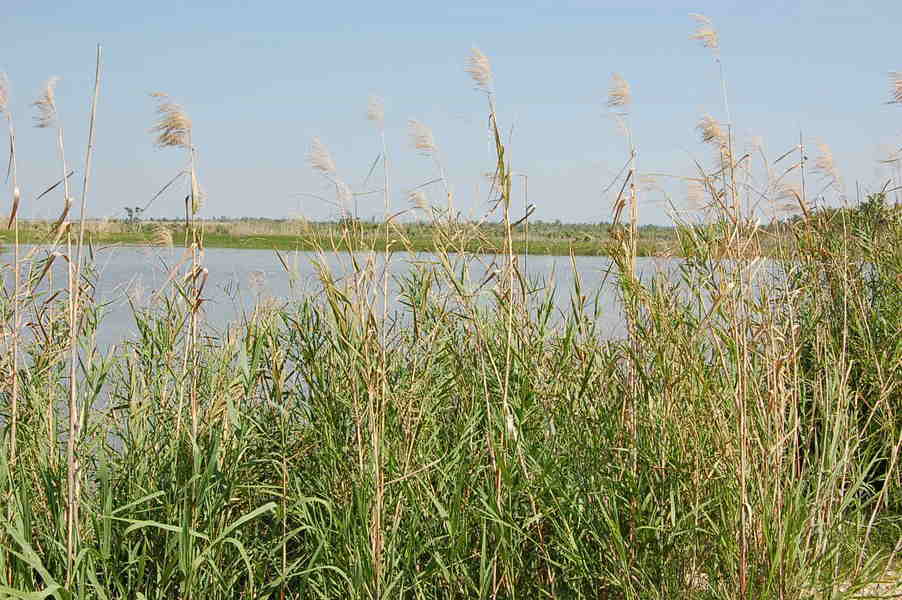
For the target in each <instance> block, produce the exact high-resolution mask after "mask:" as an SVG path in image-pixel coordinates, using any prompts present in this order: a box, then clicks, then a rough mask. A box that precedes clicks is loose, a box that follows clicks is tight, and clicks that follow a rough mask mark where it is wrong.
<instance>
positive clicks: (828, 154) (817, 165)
mask: <svg viewBox="0 0 902 600" xmlns="http://www.w3.org/2000/svg"><path fill="white" fill-rule="evenodd" d="M817 148H818V150H819V151H820V154H819V155H818V157H817V158H815V159H814V168H813V169H812V170H813V171H814V172H815V173H820V174H821V175H822V176H823V177H824V178H825V179H829V180H830V185H831V186H833V187H834V188H836V190H837V191H842V177H840V175H839V170H838V169H837V168H836V163H835V161H834V160H833V151H832V150H831V149H830V146H828V145H827V144H825V143H823V142H822V143H820V144H818V145H817Z"/></svg>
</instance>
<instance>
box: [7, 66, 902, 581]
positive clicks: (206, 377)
mask: <svg viewBox="0 0 902 600" xmlns="http://www.w3.org/2000/svg"><path fill="white" fill-rule="evenodd" d="M482 60H485V61H486V62H485V64H482V63H481V62H480V61H482ZM471 61H472V62H471V69H485V68H488V65H487V59H486V58H485V57H484V56H483V55H481V53H479V54H476V53H474V56H473V58H472V59H471ZM471 74H473V73H472V71H471ZM490 75H491V73H490V71H489V72H488V75H486V72H485V71H484V70H482V71H478V72H477V73H475V74H473V76H474V79H475V80H476V82H477V84H478V86H479V89H480V90H481V91H483V92H485V93H486V95H487V97H488V99H489V102H488V111H489V124H490V127H491V128H492V133H493V134H494V136H495V141H496V151H497V164H496V170H495V178H494V181H495V185H496V191H497V195H498V199H497V208H498V212H499V213H500V215H501V219H500V220H501V222H502V227H503V230H504V232H505V237H506V242H507V252H506V256H505V257H504V258H503V260H502V262H501V263H500V264H499V267H498V269H497V270H496V271H490V275H489V277H488V278H487V279H484V280H483V279H479V278H476V276H475V275H473V274H474V273H478V272H480V271H479V270H477V269H476V268H475V267H474V265H473V261H474V259H475V257H474V256H473V255H471V254H468V253H466V252H460V250H461V249H462V248H465V247H466V246H467V244H468V243H470V242H471V241H472V236H474V235H477V233H474V231H476V230H474V228H472V227H470V226H468V225H467V224H465V223H461V222H459V221H458V220H456V219H455V217H454V214H453V208H452V207H453V205H452V203H451V199H450V197H449V202H448V208H447V209H445V208H444V207H442V208H439V209H432V213H431V214H432V215H434V218H433V227H434V232H435V236H434V247H435V249H436V251H435V253H434V254H433V255H432V258H431V259H430V260H428V261H425V262H417V263H411V264H410V265H409V268H408V269H407V272H406V274H405V275H403V276H401V277H400V278H399V279H398V281H397V282H396V285H397V288H398V289H399V290H400V291H399V292H398V298H397V300H398V301H399V304H400V306H402V307H403V308H401V309H400V310H399V311H398V312H397V313H395V314H386V306H387V303H386V301H387V298H386V297H385V296H386V294H387V293H388V292H387V290H388V289H389V286H388V285H387V279H386V278H387V277H388V275H387V272H386V271H385V270H383V269H384V267H385V263H386V261H388V260H391V254H390V253H387V254H384V255H382V256H381V257H380V256H379V255H376V254H375V253H372V252H366V251H363V252H361V251H348V250H347V248H358V247H359V245H360V239H361V236H363V235H365V234H364V232H363V230H362V228H361V227H360V226H359V224H357V223H355V222H353V221H349V222H347V223H346V226H345V227H344V229H343V230H342V231H341V236H340V237H336V238H335V239H334V240H333V242H332V246H331V247H326V248H323V250H324V251H330V250H331V251H338V252H343V253H344V254H345V256H346V257H347V259H348V261H347V263H348V268H347V271H346V272H330V271H329V270H328V269H326V268H325V267H324V266H321V267H320V269H319V278H320V283H321V288H322V291H321V293H320V294H319V295H317V296H310V297H308V298H305V299H304V300H302V301H300V302H296V303H291V304H283V303H277V302H273V301H261V302H260V303H258V305H257V306H256V307H255V308H254V309H253V311H251V312H250V313H249V314H247V315H246V316H245V318H243V319H241V320H239V321H237V322H235V323H233V324H232V325H230V326H229V327H228V328H227V329H226V330H224V331H213V330H211V329H209V328H208V327H206V326H205V325H204V323H203V321H202V319H201V317H200V314H201V313H200V310H199V308H200V306H201V305H202V303H203V301H204V290H203V277H204V274H203V273H204V272H203V267H202V264H203V262H202V261H203V224H202V222H199V221H197V220H195V219H194V217H193V214H194V212H195V210H196V207H195V206H192V205H193V204H194V202H189V203H186V204H187V206H186V213H187V216H186V222H187V223H186V229H187V230H188V231H190V232H191V240H190V242H189V244H188V245H189V247H190V248H189V250H188V251H187V252H186V255H185V257H184V258H183V260H182V262H181V263H177V264H175V265H172V272H171V277H170V278H169V280H168V282H167V285H166V286H165V287H164V288H163V289H162V290H160V291H159V293H158V294H157V296H156V297H155V299H154V301H153V302H152V303H151V304H150V305H149V306H147V307H139V306H134V307H133V316H134V334H133V335H131V336H124V337H123V339H122V341H121V343H120V344H118V345H116V346H114V347H112V348H109V349H106V348H98V347H97V346H96V343H95V332H96V330H97V327H98V326H99V322H100V321H101V320H102V313H103V307H102V306H101V305H99V304H98V303H96V302H94V301H93V300H92V293H91V290H92V289H93V288H92V286H93V275H92V271H91V269H90V261H89V260H88V261H86V263H85V265H84V267H83V269H84V271H83V273H84V275H83V276H82V277H80V278H78V280H77V283H76V284H75V285H76V286H77V288H78V291H77V293H75V294H74V297H73V293H72V292H71V289H70V290H67V289H63V290H58V289H55V288H53V287H52V286H50V287H49V288H48V286H47V285H46V284H45V285H39V283H40V282H41V281H42V280H44V279H46V277H47V276H48V275H49V274H51V273H52V272H53V271H52V268H49V267H48V261H50V260H51V258H52V257H56V260H64V259H65V258H67V257H68V256H70V255H68V254H67V255H65V256H64V255H63V254H62V253H60V254H49V255H47V256H48V258H45V259H38V258H37V257H38V256H39V255H40V253H38V254H36V255H34V256H33V257H31V259H29V260H26V261H24V263H23V265H21V266H22V267H23V269H24V274H25V277H24V278H23V279H24V281H23V282H21V283H20V284H17V285H15V286H14V287H13V288H12V289H10V288H4V290H5V294H4V296H3V302H2V305H0V308H2V311H3V316H4V322H5V323H10V322H11V321H17V320H18V319H17V318H13V317H14V314H16V315H18V313H17V312H16V307H19V308H20V309H22V310H23V311H27V313H28V323H29V327H28V329H29V333H28V334H27V335H26V331H25V328H24V327H19V323H18V322H17V323H16V325H15V326H13V327H8V328H7V329H6V330H5V332H4V333H5V335H6V338H5V340H6V341H7V342H10V343H11V342H12V341H13V340H14V341H15V343H16V344H17V346H16V347H17V354H10V353H5V354H4V355H3V358H2V363H0V364H2V369H3V374H4V381H7V382H11V377H12V376H15V378H16V379H15V385H16V387H15V388H13V387H12V386H11V385H10V386H8V387H6V388H4V392H3V394H4V395H3V396H2V398H3V400H4V403H3V405H2V406H3V410H4V411H8V409H7V406H11V404H10V403H9V402H8V400H10V399H11V390H12V389H16V390H17V391H16V394H17V395H16V397H17V404H16V424H17V427H16V429H15V440H13V439H12V438H11V435H12V429H11V428H10V427H9V426H8V424H9V423H10V422H11V419H10V417H11V415H10V414H9V413H8V412H4V413H3V415H2V418H3V421H2V423H3V425H4V429H3V435H4V437H3V444H2V449H0V498H2V501H3V508H4V516H5V521H4V522H3V524H2V530H0V598H47V597H53V598H60V599H67V598H149V599H150V598H160V599H162V598H197V599H201V598H203V599H206V598H210V599H217V598H223V599H225V598H311V597H314V598H395V597H405V598H407V597H409V598H469V597H485V598H537V597H542V598H546V597H547V598H687V599H688V598H711V599H726V598H737V597H739V598H781V599H789V598H808V597H823V598H841V597H849V596H852V595H854V594H856V593H859V592H861V591H862V590H864V589H865V588H866V586H868V585H869V584H871V583H872V582H873V581H875V580H876V579H879V578H880V577H883V576H885V571H886V570H887V568H888V567H889V565H891V564H892V562H893V558H894V554H895V553H896V552H897V551H898V549H899V548H898V546H899V542H898V540H900V539H902V522H900V516H902V493H900V490H902V487H900V483H902V477H900V466H899V464H898V463H899V449H900V444H902V417H900V415H902V410H900V409H902V406H900V404H902V402H900V400H902V389H900V386H902V374H900V369H902V367H900V365H902V345H900V341H899V340H900V335H899V333H900V328H902V327H900V326H902V289H900V288H902V222H900V215H899V212H898V210H895V209H893V208H892V207H890V206H888V205H887V204H886V201H885V195H883V194H877V195H875V196H873V197H871V198H870V199H869V200H868V202H867V203H866V204H864V205H863V206H860V207H851V208H845V209H841V210H833V211H822V210H814V209H812V208H809V207H808V206H807V204H806V203H805V198H804V196H800V198H799V200H800V204H801V208H802V213H801V215H800V216H799V218H797V219H796V220H794V221H793V222H792V223H791V224H788V225H785V231H784V233H785V232H788V234H789V235H781V236H780V244H779V245H778V246H776V247H777V248H778V251H777V256H776V258H774V259H773V260H767V261H765V260H763V259H762V258H761V256H762V251H761V250H762V248H763V247H765V246H768V245H771V246H772V245H773V239H772V233H771V231H769V230H768V229H765V228H762V227H760V226H758V225H757V224H756V220H755V217H756V214H755V212H754V210H753V206H752V204H751V203H750V202H748V201H747V199H746V198H747V197H746V192H747V190H745V188H743V187H742V184H741V183H737V181H741V178H737V177H734V176H732V175H730V173H731V172H732V171H735V170H736V169H738V168H740V167H739V166H738V163H740V162H741V160H742V159H734V157H733V156H732V150H731V147H732V140H731V134H729V133H727V134H726V137H725V138H723V143H721V142H718V144H719V145H718V146H717V151H718V171H717V172H715V173H713V174H706V173H702V174H701V175H700V181H701V182H702V183H703V185H704V186H705V189H706V192H707V193H708V194H709V199H710V201H711V204H712V208H711V211H710V212H709V214H708V216H709V218H708V219H706V220H704V221H702V222H701V223H690V222H680V223H679V224H678V235H679V243H680V247H681V248H682V254H683V255H684V257H685V258H684V260H682V261H681V262H679V263H676V268H675V270H674V271H673V272H672V273H669V274H663V273H662V274H652V275H650V276H645V277H643V276H640V274H639V273H637V271H636V268H635V267H636V265H635V255H636V252H637V251H636V243H635V242H636V239H635V236H636V227H635V219H632V223H631V226H630V227H628V228H626V227H619V228H618V227H615V228H614V230H613V231H614V234H613V237H612V240H613V241H612V243H611V245H610V248H609V250H610V252H611V253H612V254H613V256H614V258H615V263H616V269H615V270H614V272H613V273H612V275H611V279H610V281H609V282H608V283H609V284H610V285H615V286H617V287H618V289H619V292H620V298H621V303H620V305H619V306H618V307H603V308H599V309H592V308H589V307H592V306H593V305H595V306H597V304H593V302H592V300H593V299H592V298H590V297H588V298H587V297H586V292H585V291H584V288H583V282H581V281H580V280H579V279H576V282H575V284H574V288H573V289H571V290H557V291H556V292H555V291H554V290H548V289H545V288H544V287H542V286H539V285H538V284H537V282H535V281H531V280H530V279H529V277H528V275H527V274H526V273H525V272H524V270H523V269H522V268H521V267H520V265H518V263H517V257H516V256H515V253H514V251H513V237H514V235H515V232H516V229H517V227H519V226H520V225H521V224H520V223H518V222H517V216H516V214H515V213H514V212H513V208H512V198H511V194H512V192H511V188H512V186H511V180H512V177H513V176H514V172H513V171H512V169H511V165H510V162H509V158H508V154H507V152H506V148H505V144H504V141H503V139H502V136H501V135H500V134H499V132H500V131H502V130H503V128H502V127H501V126H500V125H499V124H498V122H499V119H500V117H499V116H498V115H497V114H496V111H495V102H494V90H493V88H492V86H491V77H490ZM180 139H181V138H180ZM174 145H179V146H182V147H183V148H184V149H185V150H186V151H187V158H186V161H187V162H188V166H186V170H185V173H186V174H187V175H188V176H187V177H186V180H187V185H188V186H189V188H188V190H189V199H191V200H193V199H196V197H197V196H198V186H197V181H196V174H195V173H194V169H193V162H194V153H195V148H194V147H193V146H192V145H191V140H190V132H189V135H188V136H187V138H186V140H185V142H184V143H181V142H179V144H174ZM383 148H384V147H383ZM384 154H385V152H384V151H383V155H384ZM383 167H384V169H385V180H386V186H387V182H388V164H387V161H384V162H383ZM803 167H804V164H802V168H803ZM334 171H335V170H334V168H333V169H332V170H331V171H330V172H329V174H330V177H331V176H334ZM795 173H796V174H799V172H798V170H796V171H795ZM636 176H637V177H638V174H636ZM774 187H775V189H776V186H774ZM623 188H624V189H629V188H628V187H627V186H626V182H624V185H623ZM336 191H337V193H341V186H339V185H337V184H336ZM386 197H388V195H387V194H386ZM618 201H619V200H618ZM629 201H630V202H631V203H632V209H631V212H632V214H633V216H635V204H636V203H637V202H638V192H636V191H635V190H633V191H632V192H631V196H630V198H629ZM388 209H389V207H388V203H387V202H386V213H388V212H389V210H388ZM381 227H382V234H383V239H385V240H386V241H385V246H386V247H390V248H396V249H398V250H403V249H405V248H406V247H407V246H406V245H407V244H409V240H407V239H406V238H405V236H404V233H403V230H402V229H401V228H400V227H397V226H395V225H394V224H393V222H392V219H391V218H388V219H386V221H385V222H384V223H382V225H381ZM367 239H372V237H368V238H367ZM371 243H372V242H371ZM768 247H770V246H768ZM53 250H54V249H52V248H51V251H53ZM87 250H88V252H86V254H87V255H88V256H87V257H88V258H89V257H90V252H89V250H90V248H88V249H87ZM79 264H80V261H79ZM286 264H287V263H286ZM555 293H557V294H558V295H569V297H570V298H571V303H570V306H571V308H570V310H565V311H563V312H561V311H559V310H558V309H557V308H556V306H558V305H559V304H557V303H556V301H555V297H554V294H555ZM73 304H74V305H75V309H74V310H73V309H72V308H68V309H67V307H71V306H72V305H73ZM595 310H618V311H623V313H624V318H625V319H627V320H628V323H629V327H628V330H629V333H628V336H627V338H626V339H610V337H609V336H607V335H605V332H603V331H599V330H598V322H599V321H598V319H597V318H596V317H597V316H598V315H597V314H596V313H595V312H594V311H595ZM73 330H74V331H76V332H77V335H76V336H75V344H74V346H75V353H74V354H70V353H71V352H72V349H73V343H72V339H71V338H70V331H73ZM7 332H8V333H7ZM16 356H18V357H19V361H20V362H19V363H18V366H16V365H17V363H16V362H15V361H16ZM71 356H75V357H76V358H77V361H76V362H75V365H76V373H75V377H76V379H75V380H73V379H71V377H70V376H69V369H70V363H69V359H70V357H71ZM7 390H10V391H7ZM73 391H74V393H75V394H76V397H75V406H76V409H77V410H76V411H68V410H67V404H68V402H69V399H70V395H71V394H72V393H73ZM73 412H74V414H76V415H77V416H78V423H77V424H76V426H74V427H73V426H64V425H63V424H64V423H66V421H67V419H68V417H69V416H70V415H71V414H73ZM189 423H190V426H189ZM71 432H74V434H75V436H76V438H75V439H73V438H72V437H71V435H72V434H71ZM13 442H15V445H13ZM12 448H15V452H14V454H12V453H11V449H12ZM70 449H71V452H74V453H75V455H76V459H77V460H74V461H73V460H67V451H68V450H70ZM73 464H75V465H76V466H77V468H76V469H75V470H74V473H73V467H72V465H73ZM73 480H75V482H76V483H75V484H73ZM73 485H77V486H78V487H77V489H78V493H73V491H72V486H73ZM73 503H75V504H74V505H73ZM70 525H71V526H70ZM70 531H71V532H72V538H69V532H70ZM69 539H71V540H72V541H71V542H70V541H69ZM67 542H68V543H67Z"/></svg>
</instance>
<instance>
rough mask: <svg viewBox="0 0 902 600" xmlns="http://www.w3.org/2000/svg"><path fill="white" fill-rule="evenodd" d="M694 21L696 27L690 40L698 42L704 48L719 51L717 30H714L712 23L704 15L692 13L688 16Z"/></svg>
mask: <svg viewBox="0 0 902 600" xmlns="http://www.w3.org/2000/svg"><path fill="white" fill-rule="evenodd" d="M689 16H690V17H692V18H693V19H694V20H695V23H696V27H695V31H694V32H693V33H692V35H691V36H689V37H690V39H693V40H698V41H699V42H701V44H702V46H704V47H705V48H710V49H712V50H715V51H716V50H719V49H720V41H719V40H718V37H717V30H715V29H714V23H713V22H712V21H711V19H709V18H708V17H706V16H705V15H700V14H698V13H692V14H690V15H689Z"/></svg>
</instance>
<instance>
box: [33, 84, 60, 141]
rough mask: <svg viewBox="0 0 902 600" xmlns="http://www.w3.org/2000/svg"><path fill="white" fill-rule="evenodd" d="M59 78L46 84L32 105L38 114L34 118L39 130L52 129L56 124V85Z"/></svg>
mask: <svg viewBox="0 0 902 600" xmlns="http://www.w3.org/2000/svg"><path fill="white" fill-rule="evenodd" d="M58 81H59V77H55V76H54V77H51V78H50V79H48V80H47V83H45V84H44V89H43V90H41V95H40V96H39V97H38V99H37V100H35V101H34V102H33V103H32V106H34V107H35V108H36V109H38V114H37V115H35V117H34V126H35V127H38V128H41V129H43V128H45V127H52V126H53V124H54V123H56V84H57V82H58Z"/></svg>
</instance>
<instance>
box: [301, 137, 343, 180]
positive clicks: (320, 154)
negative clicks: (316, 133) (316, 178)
mask: <svg viewBox="0 0 902 600" xmlns="http://www.w3.org/2000/svg"><path fill="white" fill-rule="evenodd" d="M307 162H309V163H310V166H311V167H313V168H314V169H315V170H317V171H321V172H323V173H325V174H327V175H334V174H335V172H336V170H337V169H336V168H335V161H334V160H332V155H331V154H329V149H328V148H326V146H325V144H323V143H322V142H321V141H320V139H319V138H317V137H315V138H313V141H312V142H311V143H310V152H308V153H307Z"/></svg>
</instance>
